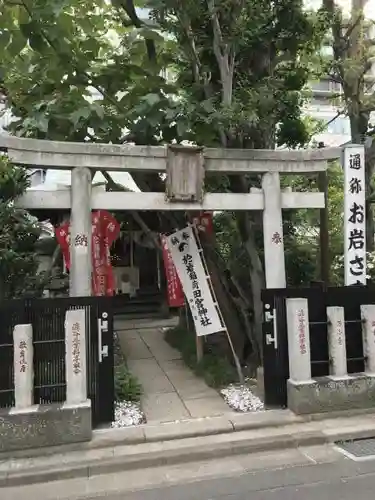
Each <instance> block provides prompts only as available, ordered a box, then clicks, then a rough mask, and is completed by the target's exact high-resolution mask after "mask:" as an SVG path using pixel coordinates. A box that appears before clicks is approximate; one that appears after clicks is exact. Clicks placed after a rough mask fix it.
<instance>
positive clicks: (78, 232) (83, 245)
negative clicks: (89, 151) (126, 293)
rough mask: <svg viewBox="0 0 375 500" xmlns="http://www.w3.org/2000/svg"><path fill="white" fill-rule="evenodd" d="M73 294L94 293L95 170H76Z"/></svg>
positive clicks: (73, 228)
mask: <svg viewBox="0 0 375 500" xmlns="http://www.w3.org/2000/svg"><path fill="white" fill-rule="evenodd" d="M70 221H71V222H70V273H69V295H70V296H71V297H88V296H90V295H91V269H92V263H91V172H90V169H89V168H82V167H77V168H74V169H73V170H72V187H71V217H70Z"/></svg>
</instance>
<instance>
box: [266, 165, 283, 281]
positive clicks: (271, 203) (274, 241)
mask: <svg viewBox="0 0 375 500" xmlns="http://www.w3.org/2000/svg"><path fill="white" fill-rule="evenodd" d="M262 188H263V195H264V210H263V238H264V260H265V273H266V287H267V288H285V287H286V276H285V256H284V237H283V220H282V212H281V208H282V205H281V188H280V177H279V174H278V172H268V173H266V174H264V175H263V178H262Z"/></svg>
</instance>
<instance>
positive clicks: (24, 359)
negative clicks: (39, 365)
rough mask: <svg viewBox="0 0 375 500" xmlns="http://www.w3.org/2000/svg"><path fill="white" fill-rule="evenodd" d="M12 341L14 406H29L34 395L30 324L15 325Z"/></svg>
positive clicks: (18, 407)
mask: <svg viewBox="0 0 375 500" xmlns="http://www.w3.org/2000/svg"><path fill="white" fill-rule="evenodd" d="M13 343H14V357H13V362H14V399H15V408H16V409H19V410H21V409H24V408H30V406H32V405H33V402H34V397H33V391H34V365H33V360H34V354H33V351H34V350H33V327H32V325H16V326H15V327H14V330H13Z"/></svg>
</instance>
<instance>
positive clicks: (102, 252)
mask: <svg viewBox="0 0 375 500" xmlns="http://www.w3.org/2000/svg"><path fill="white" fill-rule="evenodd" d="M119 234H120V224H119V223H118V222H117V221H116V219H115V218H114V217H112V215H111V214H110V213H108V212H106V211H105V210H99V211H98V212H95V213H93V217H92V291H93V295H95V296H110V295H113V291H114V288H115V283H114V277H113V271H112V265H111V259H110V252H109V249H110V248H111V245H112V243H113V242H114V241H115V240H116V239H117V238H118V236H119Z"/></svg>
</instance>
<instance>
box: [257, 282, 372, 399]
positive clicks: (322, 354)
mask: <svg viewBox="0 0 375 500" xmlns="http://www.w3.org/2000/svg"><path fill="white" fill-rule="evenodd" d="M287 298H305V299H307V301H308V313H309V329H310V353H311V375H312V377H313V378H315V377H323V376H327V375H329V372H330V361H329V351H328V323H327V307H329V306H339V307H343V308H344V312H345V336H346V350H347V368H348V373H360V372H363V371H364V369H365V358H364V353H363V335H362V322H361V305H366V304H375V288H374V287H373V286H368V287H332V288H327V289H323V288H322V287H319V286H312V287H310V288H285V289H273V290H264V291H263V292H262V300H263V307H264V314H265V318H264V324H263V367H264V385H265V403H266V404H268V405H273V406H280V407H284V406H286V398H287V396H286V381H287V379H288V377H289V360H288V335H287V322H286V299H287ZM273 310H275V311H276V318H272V321H267V312H268V311H271V312H272V311H273ZM275 321H276V332H277V349H275V348H274V345H273V342H271V344H270V343H269V339H270V337H269V336H270V335H271V337H272V335H273V333H272V332H273V328H274V322H275ZM267 338H268V341H267Z"/></svg>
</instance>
